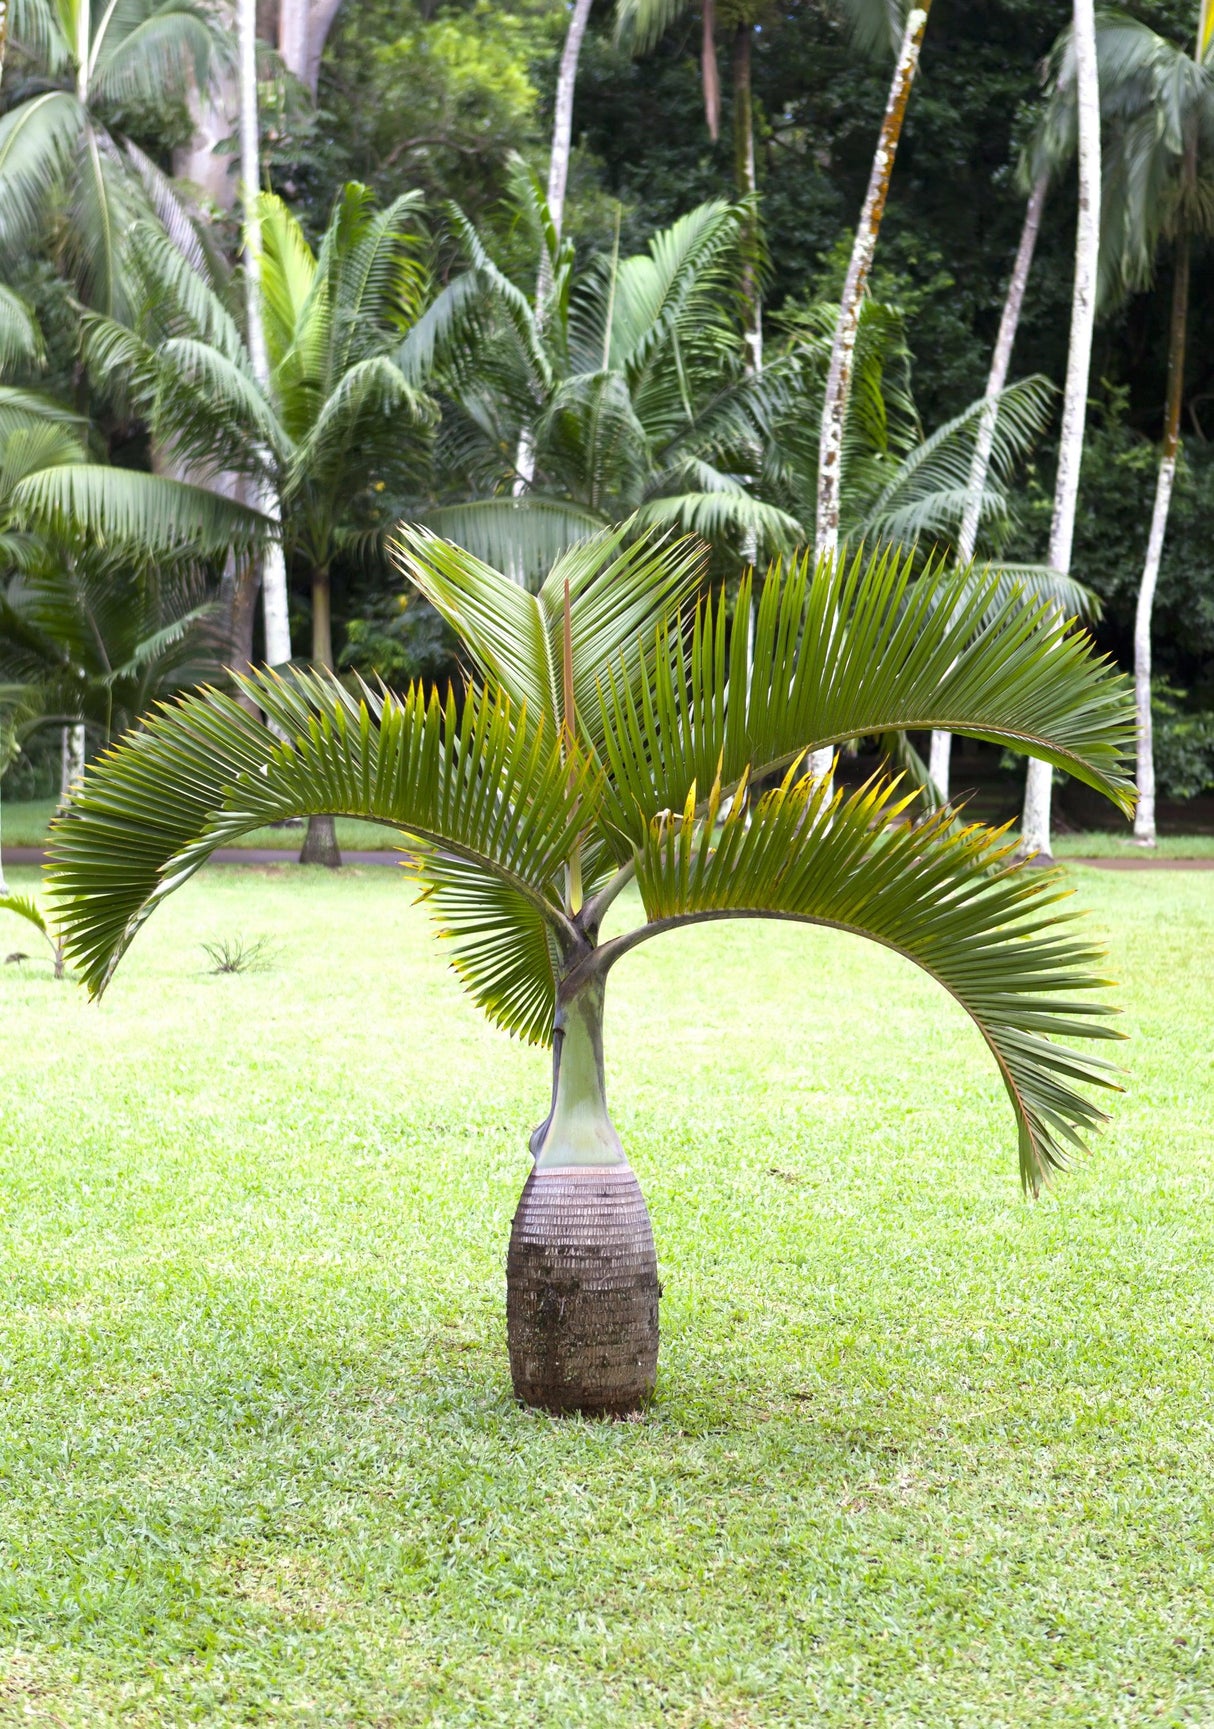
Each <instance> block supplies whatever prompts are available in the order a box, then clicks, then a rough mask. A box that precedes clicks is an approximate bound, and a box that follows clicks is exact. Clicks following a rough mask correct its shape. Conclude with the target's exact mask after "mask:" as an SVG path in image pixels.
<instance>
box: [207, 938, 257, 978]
mask: <svg viewBox="0 0 1214 1729" xmlns="http://www.w3.org/2000/svg"><path fill="white" fill-rule="evenodd" d="M202 947H203V951H204V953H205V954H206V956H207V958H208V959H209V960H210V962H211V969H210V970H211V971H212V972H213V973H259V972H264V971H265V969H266V968H267V967H268V966H269V964H270V960H271V958H272V951H271V949H270V944H269V942H268V941H267V939H266V938H265V937H258V938H257V940H256V941H255V942H251V943H247V942H246V941H245V940H244V938H243V937H220V938H219V940H218V942H213V943H203V945H202Z"/></svg>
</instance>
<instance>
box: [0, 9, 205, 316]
mask: <svg viewBox="0 0 1214 1729" xmlns="http://www.w3.org/2000/svg"><path fill="white" fill-rule="evenodd" d="M13 27H14V35H15V37H16V42H15V44H14V46H15V47H16V48H18V49H19V55H14V56H12V57H10V64H9V67H8V76H7V78H6V80H5V92H6V105H7V107H6V112H5V113H4V114H3V116H0V254H2V255H3V256H4V257H5V258H7V259H8V260H9V261H10V262H16V261H20V260H21V259H22V258H23V257H24V255H25V254H26V253H27V252H28V250H29V249H30V247H31V246H33V245H36V244H40V243H42V242H43V241H46V240H49V241H50V242H51V244H52V246H53V248H54V251H55V253H56V255H57V256H58V257H59V258H60V259H61V260H62V262H63V264H64V266H65V267H66V269H67V270H68V271H69V273H70V274H71V275H72V277H73V278H74V280H75V282H76V283H77V285H78V287H79V289H80V291H81V292H82V293H83V295H84V297H85V299H86V300H87V301H88V303H89V304H90V305H92V306H95V307H99V308H100V309H102V310H103V311H105V312H110V313H121V312H122V311H124V309H125V306H126V300H125V281H124V267H123V259H122V245H123V237H124V235H125V233H126V231H127V229H128V228H129V226H130V224H131V222H132V221H133V220H134V219H135V218H136V217H138V216H141V215H142V216H147V215H149V214H151V213H153V212H154V213H155V214H156V215H158V216H159V217H160V218H161V220H163V221H164V222H165V223H166V224H167V225H168V226H169V227H170V229H172V230H173V232H174V233H175V234H176V235H177V236H178V237H179V239H180V240H181V241H182V242H183V243H186V242H187V237H188V243H189V244H190V245H191V246H193V247H197V246H198V239H197V236H196V235H194V234H193V232H192V231H191V228H190V223H189V219H188V216H187V213H186V210H185V208H184V206H183V205H182V203H181V202H180V199H179V198H178V195H177V194H176V192H175V191H174V189H173V187H172V185H171V183H170V181H169V180H168V178H167V177H166V176H165V175H164V174H163V173H162V172H161V170H160V169H159V168H158V167H157V166H156V164H155V163H154V162H153V161H152V160H151V158H150V157H149V156H147V155H145V154H144V152H143V151H142V150H140V149H139V148H138V146H137V145H136V144H135V143H134V142H133V140H132V139H131V138H130V137H129V136H127V133H126V130H125V124H126V122H125V120H124V116H129V115H130V113H131V112H132V111H135V112H138V110H139V108H140V106H141V105H142V106H143V107H145V108H153V109H154V108H157V107H161V106H163V105H165V104H166V103H172V102H174V101H177V100H181V101H184V99H185V97H186V94H187V91H188V90H189V88H190V87H191V81H193V84H194V85H195V86H196V87H197V88H199V89H202V88H205V87H206V84H207V80H208V78H209V76H210V68H211V62H212V58H213V57H214V56H216V55H223V54H224V53H225V52H226V47H225V43H224V39H223V37H222V35H221V33H220V32H219V31H218V29H217V27H216V25H215V22H214V20H213V18H212V15H211V14H210V12H209V11H208V10H207V8H206V6H205V5H204V4H202V3H200V0H127V3H125V4H123V5H121V6H118V5H107V6H104V7H103V6H100V5H98V4H96V0H60V3H58V4H51V3H50V0H19V4H17V5H16V6H14V8H13ZM14 62H15V63H14Z"/></svg>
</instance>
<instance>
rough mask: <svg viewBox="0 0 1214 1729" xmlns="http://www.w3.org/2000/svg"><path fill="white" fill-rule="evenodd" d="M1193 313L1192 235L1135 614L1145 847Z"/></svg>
mask: <svg viewBox="0 0 1214 1729" xmlns="http://www.w3.org/2000/svg"><path fill="white" fill-rule="evenodd" d="M1188 314H1189V237H1188V235H1187V234H1184V235H1182V236H1181V237H1180V239H1179V240H1178V241H1177V244H1176V275H1175V279H1174V281H1173V283H1172V325H1171V332H1170V336H1169V340H1168V403H1167V413H1166V415H1165V417H1164V429H1163V449H1162V451H1161V453H1160V458H1159V476H1158V479H1157V481H1156V484H1155V508H1154V510H1153V511H1152V513H1151V532H1150V536H1149V538H1148V540H1147V556H1146V563H1145V565H1144V566H1143V571H1142V583H1141V586H1140V587H1139V590H1138V606H1137V609H1136V611H1135V614H1134V702H1135V707H1136V709H1137V712H1138V808H1137V810H1136V811H1135V813H1134V838H1135V840H1137V841H1139V842H1141V844H1142V845H1143V846H1154V845H1155V748H1154V727H1153V724H1152V719H1151V609H1152V607H1153V606H1154V604H1155V585H1156V583H1157V582H1158V580H1159V560H1160V557H1161V555H1162V553H1163V537H1164V535H1165V534H1166V532H1167V527H1168V506H1169V505H1170V504H1171V502H1172V483H1173V481H1174V480H1175V478H1176V456H1177V452H1178V450H1179V448H1180V411H1181V406H1182V404H1183V402H1184V363H1185V337H1186V332H1187V325H1188Z"/></svg>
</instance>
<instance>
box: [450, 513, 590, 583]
mask: <svg viewBox="0 0 1214 1729" xmlns="http://www.w3.org/2000/svg"><path fill="white" fill-rule="evenodd" d="M418 520H419V521H420V522H423V523H424V525H425V526H426V527H427V528H431V529H433V530H434V531H435V532H436V533H438V534H441V535H443V536H444V537H445V538H446V539H448V540H453V541H455V542H456V544H457V545H459V546H461V547H462V548H464V549H465V551H467V552H468V553H469V555H470V556H471V557H473V558H476V559H480V560H482V561H483V562H484V563H485V564H486V565H490V566H492V567H493V568H494V569H498V570H500V569H502V568H503V567H504V568H505V569H506V570H509V571H512V572H513V573H514V586H515V587H516V588H519V587H521V588H522V589H523V590H527V589H530V588H532V587H534V586H535V585H536V584H538V583H540V582H542V581H543V579H544V577H545V576H546V575H547V573H548V571H550V570H551V569H552V567H553V565H554V564H555V562H556V560H557V559H559V558H560V557H561V556H562V555H563V554H564V553H566V552H568V551H569V550H570V549H571V548H572V547H575V546H577V545H579V544H580V543H581V542H583V541H588V540H591V539H593V537H594V536H595V535H596V534H599V533H601V532H602V530H603V529H604V528H605V527H606V526H607V524H606V522H605V521H604V518H603V517H601V516H599V515H597V514H596V513H595V512H593V511H590V510H586V509H585V508H584V507H582V506H581V505H576V504H570V503H568V502H567V501H566V500H565V499H562V498H546V497H544V495H543V494H542V493H536V492H528V493H525V494H523V495H522V496H521V497H519V498H513V497H510V496H508V495H507V496H504V497H503V496H498V497H496V498H475V499H470V500H468V501H467V502H466V503H463V504H442V505H435V506H432V507H431V508H430V509H429V510H427V511H426V512H425V514H424V516H419V518H418Z"/></svg>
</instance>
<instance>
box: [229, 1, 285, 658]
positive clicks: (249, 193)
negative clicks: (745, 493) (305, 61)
mask: <svg viewBox="0 0 1214 1729" xmlns="http://www.w3.org/2000/svg"><path fill="white" fill-rule="evenodd" d="M237 12H238V24H239V34H240V173H241V180H242V182H243V195H244V218H245V251H244V266H245V290H246V293H245V308H246V317H247V321H248V334H249V358H250V360H251V361H252V363H253V376H254V377H255V378H256V380H257V382H258V384H259V385H260V386H261V388H262V389H263V390H264V391H266V393H267V394H268V393H269V389H270V362H269V356H268V354H267V351H266V333H265V325H264V323H263V320H262V311H261V220H260V217H259V216H258V213H257V198H258V193H259V191H260V187H261V142H260V137H259V133H258V122H257V7H256V4H255V0H237ZM253 503H254V505H255V507H256V508H257V509H259V510H261V511H262V512H263V513H264V514H265V515H266V516H268V517H269V518H270V520H271V522H273V523H275V524H277V525H279V527H280V528H281V522H282V508H281V504H280V501H279V497H278V492H277V489H276V488H275V486H274V485H273V484H272V482H271V481H269V480H268V479H265V480H262V481H260V482H259V483H258V484H257V487H256V494H255V497H254V499H253ZM261 598H262V606H263V609H264V616H265V635H266V660H267V661H268V662H269V663H270V665H271V666H281V665H283V663H284V662H286V661H288V660H290V658H291V616H290V606H289V601H288V596H287V566H286V559H285V557H284V555H283V549H282V537H281V532H279V533H278V534H275V535H274V537H273V538H272V539H270V540H269V541H267V543H266V545H265V546H264V548H263V549H262V555H261Z"/></svg>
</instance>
